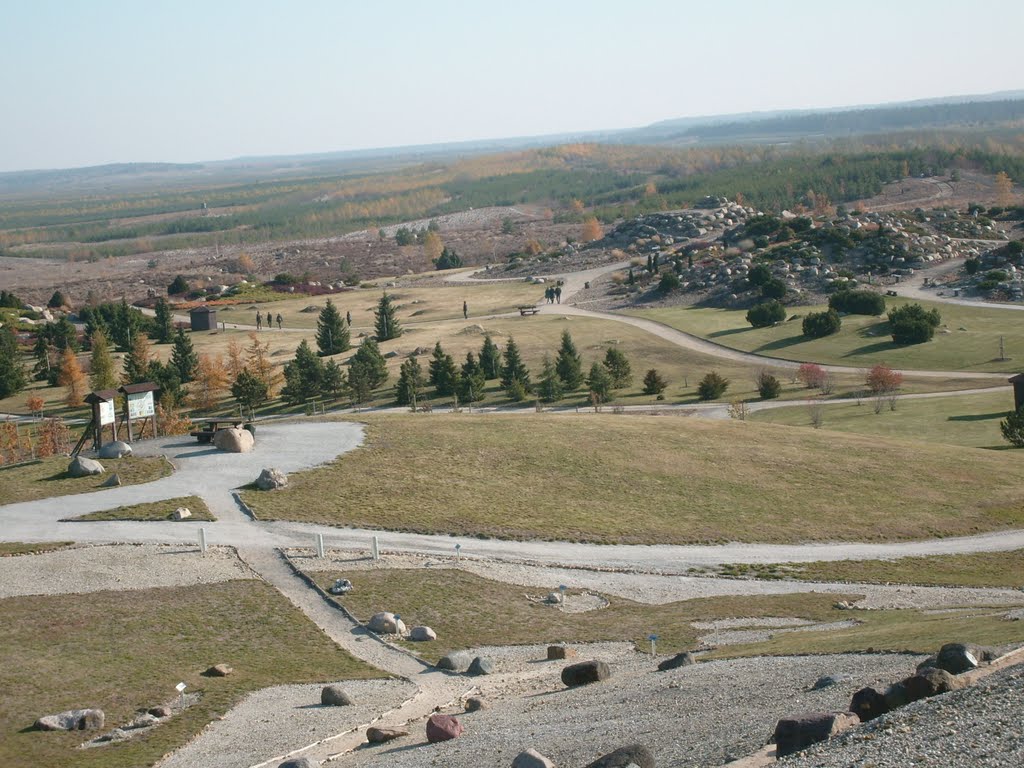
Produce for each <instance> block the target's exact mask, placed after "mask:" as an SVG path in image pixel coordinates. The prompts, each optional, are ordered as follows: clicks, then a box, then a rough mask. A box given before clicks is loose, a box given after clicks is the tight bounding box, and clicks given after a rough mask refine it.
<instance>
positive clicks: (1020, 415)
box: [999, 407, 1024, 448]
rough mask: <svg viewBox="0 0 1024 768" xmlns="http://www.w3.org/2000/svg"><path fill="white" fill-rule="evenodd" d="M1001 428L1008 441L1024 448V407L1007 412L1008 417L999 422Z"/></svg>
mask: <svg viewBox="0 0 1024 768" xmlns="http://www.w3.org/2000/svg"><path fill="white" fill-rule="evenodd" d="M999 430H1000V431H1001V432H1002V433H1003V438H1004V439H1005V440H1006V442H1008V443H1010V444H1011V445H1013V446H1015V447H1017V448H1024V407H1021V408H1020V409H1018V410H1016V411H1011V412H1010V413H1008V414H1006V418H1005V419H1003V420H1002V421H1001V422H999Z"/></svg>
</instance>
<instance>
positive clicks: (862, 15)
mask: <svg viewBox="0 0 1024 768" xmlns="http://www.w3.org/2000/svg"><path fill="white" fill-rule="evenodd" d="M4 6H5V7H4V10H3V13H2V14H0V86H2V90H3V100H4V104H5V105H6V106H5V108H4V109H3V111H2V112H0V171H3V170H18V169H26V168H54V167H65V166H80V165H93V164H100V163H110V162H128V161H175V162H187V161H196V160H215V159H224V158H230V157H237V156H240V155H262V154H291V153H303V152H324V151H333V150H340V149H355V148H364V147H385V146H397V145H402V144H426V143H432V142H442V141H460V140H466V139H482V138H495V137H508V136H522V135H532V134H543V133H557V132H563V131H582V130H591V129H601V128H624V127H632V126H639V125H645V124H648V123H651V122H655V121H658V120H663V119H668V118H673V117H684V116H693V115H705V114H718V113H729V112H745V111H751V110H769V109H783V108H806V107H824V106H840V105H852V104H866V103H878V102H887V101H899V100H907V99H917V98H926V97H933V96H946V95H954V94H966V93H988V92H992V91H999V90H1007V89H1018V88H1024V74H1022V73H1024V70H1022V68H1021V65H1020V62H1021V58H1020V57H1021V53H1020V51H1021V37H1020V34H1021V30H1022V29H1024V2H1021V0H1006V1H1005V2H1003V1H1002V0H981V1H980V2H971V3H964V2H947V1H946V0H928V1H921V2H918V1H916V0H885V1H876V0H859V1H858V2H834V1H833V0H806V1H804V0H788V1H787V0H775V1H772V0H730V1H729V2H715V1H714V0H704V1H703V2H699V3H697V2H688V1H687V0H675V1H672V0H665V1H664V2H656V1H654V0H651V1H649V2H648V1H645V0H634V1H633V2H621V1H620V2H604V1H601V0H592V1H590V2H582V1H577V0H544V1H543V2H542V1H540V0H536V1H534V0H512V1H511V2H509V1H506V2H501V3H490V2H486V0H476V2H472V1H471V0H464V1H463V2H455V1H454V0H415V1H413V0H410V1H409V2H388V1H387V0H358V1H357V0H291V1H290V2H284V1H283V0H282V1H281V2H269V1H263V0H203V1H199V0H194V1H193V0H31V1H30V2H16V1H15V0H10V2H7V3H5V4H4Z"/></svg>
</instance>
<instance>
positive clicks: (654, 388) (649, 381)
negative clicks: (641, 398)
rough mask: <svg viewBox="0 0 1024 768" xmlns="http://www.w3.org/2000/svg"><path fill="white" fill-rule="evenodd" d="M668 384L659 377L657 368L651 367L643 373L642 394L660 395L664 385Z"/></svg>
mask: <svg viewBox="0 0 1024 768" xmlns="http://www.w3.org/2000/svg"><path fill="white" fill-rule="evenodd" d="M667 386H668V382H667V381H665V379H663V378H662V377H661V374H660V373H658V371H657V369H655V368H651V369H650V370H649V371H647V373H646V374H644V394H645V395H660V394H661V393H662V392H664V391H665V387H667Z"/></svg>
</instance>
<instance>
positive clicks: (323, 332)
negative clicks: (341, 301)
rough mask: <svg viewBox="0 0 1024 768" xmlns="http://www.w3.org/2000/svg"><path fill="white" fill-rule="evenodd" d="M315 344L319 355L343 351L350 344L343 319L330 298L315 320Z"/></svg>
mask: <svg viewBox="0 0 1024 768" xmlns="http://www.w3.org/2000/svg"><path fill="white" fill-rule="evenodd" d="M316 346H317V350H318V351H319V354H320V356H321V357H326V356H328V355H336V354H338V353H339V352H345V351H346V350H347V349H348V348H349V347H350V346H351V344H350V340H349V331H348V328H346V327H345V319H344V318H343V317H342V316H341V313H340V312H339V311H338V308H337V307H336V306H334V302H333V301H331V300H330V299H328V300H327V304H326V305H325V306H324V308H323V309H321V310H320V316H319V317H318V318H317V321H316Z"/></svg>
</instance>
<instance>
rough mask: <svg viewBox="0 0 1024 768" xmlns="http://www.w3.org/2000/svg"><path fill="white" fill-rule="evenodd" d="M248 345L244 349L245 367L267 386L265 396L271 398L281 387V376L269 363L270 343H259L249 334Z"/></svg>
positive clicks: (258, 338) (258, 339) (253, 334)
mask: <svg viewBox="0 0 1024 768" xmlns="http://www.w3.org/2000/svg"><path fill="white" fill-rule="evenodd" d="M249 340H250V342H251V343H250V344H249V346H248V347H246V348H245V354H246V361H245V367H246V368H247V369H248V370H249V373H251V374H252V375H253V376H255V377H256V378H258V379H260V381H262V382H263V383H264V384H266V385H267V394H268V395H269V396H270V397H273V396H274V395H275V394H276V393H277V390H278V388H279V387H280V386H281V380H282V376H281V373H280V372H279V371H277V370H276V369H275V368H274V364H273V363H272V362H271V361H270V343H269V342H266V343H264V342H261V341H260V337H259V336H257V335H256V334H255V333H250V334H249Z"/></svg>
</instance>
